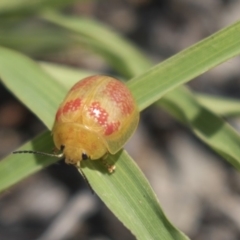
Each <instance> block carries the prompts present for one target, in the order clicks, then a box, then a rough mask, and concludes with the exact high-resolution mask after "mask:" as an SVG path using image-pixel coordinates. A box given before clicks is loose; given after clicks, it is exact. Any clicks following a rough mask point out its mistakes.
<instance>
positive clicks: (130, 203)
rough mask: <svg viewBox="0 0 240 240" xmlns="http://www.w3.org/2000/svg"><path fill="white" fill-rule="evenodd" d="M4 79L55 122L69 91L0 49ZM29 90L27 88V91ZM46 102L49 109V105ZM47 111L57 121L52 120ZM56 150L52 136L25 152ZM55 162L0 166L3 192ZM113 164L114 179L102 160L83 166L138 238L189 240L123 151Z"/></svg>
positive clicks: (21, 160)
mask: <svg viewBox="0 0 240 240" xmlns="http://www.w3.org/2000/svg"><path fill="white" fill-rule="evenodd" d="M0 76H1V78H2V80H3V82H4V83H5V84H6V86H7V87H8V88H9V89H10V90H11V91H13V92H14V93H15V94H16V96H18V97H19V98H20V99H21V100H22V101H24V102H25V103H26V104H27V106H28V107H29V108H30V109H31V110H32V111H33V112H36V114H37V115H38V116H40V117H41V119H43V120H44V122H45V124H46V125H47V126H49V125H50V124H51V123H52V120H53V117H54V113H53V111H54V108H55V107H56V103H57V102H58V103H59V102H60V101H61V99H62V95H63V92H66V89H65V90H64V88H63V87H62V85H61V84H59V83H58V82H57V81H55V80H53V79H52V78H51V77H50V76H48V75H47V74H46V73H45V72H44V71H42V70H41V68H40V67H39V66H38V65H37V64H35V63H34V62H32V61H31V60H30V59H28V58H27V57H25V56H22V55H21V54H18V53H16V52H14V51H11V50H8V49H6V48H0ZM31 82H32V83H31ZM28 84H30V85H28ZM25 85H28V86H27V87H26V88H25ZM30 87H31V88H30ZM54 89H55V90H54ZM22 95H23V96H22ZM46 102H47V103H48V106H45V104H46ZM43 106H44V107H43ZM46 109H47V110H46ZM55 110H56V109H55ZM48 111H49V112H50V113H51V114H52V116H51V117H52V119H49V115H48V114H49V112H48ZM54 112H55V111H54ZM52 147H53V144H52V141H51V137H50V134H49V133H46V134H44V135H43V136H41V137H40V138H37V139H36V140H35V141H31V142H30V143H29V144H27V145H26V146H23V147H22V149H23V148H24V149H29V150H31V149H33V150H39V151H45V152H50V150H51V149H52ZM43 159H44V161H43ZM55 161H56V160H55V159H52V160H51V161H49V162H48V159H47V158H45V157H44V158H43V157H41V156H36V155H23V154H19V155H11V156H9V157H7V158H6V159H4V160H2V161H1V162H0V175H1V179H0V190H1V191H2V190H4V189H6V188H7V187H9V186H11V185H12V184H14V183H16V182H18V181H20V180H21V179H23V178H25V177H26V176H28V175H29V174H31V173H33V172H35V171H38V170H39V169H41V168H43V167H46V166H48V165H49V164H50V163H53V162H55ZM108 161H109V162H110V163H111V162H114V163H115V164H116V167H117V170H116V172H115V173H114V174H112V175H109V174H108V173H107V172H106V170H105V169H104V168H103V167H102V166H101V164H100V162H99V161H89V162H87V163H84V165H85V166H86V165H87V167H83V171H84V173H85V175H86V176H87V178H88V180H89V182H90V183H91V185H92V187H93V189H94V190H95V191H96V193H97V194H98V195H99V196H100V198H101V199H102V200H103V201H104V202H105V204H106V205H107V206H108V207H109V208H110V209H111V210H112V211H113V212H114V214H115V215H116V216H117V217H118V218H119V219H120V220H121V221H122V222H123V224H124V225H125V226H126V227H127V228H129V229H130V231H131V232H132V233H133V234H134V235H135V236H136V237H137V238H138V239H143V240H145V239H164V240H176V239H177V240H186V239H187V237H185V236H184V235H183V234H182V233H181V232H180V231H178V230H177V229H176V228H175V227H173V226H172V224H171V223H170V222H169V221H168V220H167V218H166V217H165V215H164V213H163V212H162V210H161V207H160V206H159V203H158V200H157V198H156V196H155V194H154V192H153V191H152V189H151V187H150V185H149V183H148V182H147V180H146V178H145V177H144V176H143V174H142V173H141V171H140V170H139V168H138V167H137V166H136V164H135V163H134V161H133V160H132V159H131V158H130V157H129V156H128V155H127V153H126V152H125V151H122V152H119V153H118V154H116V155H114V156H110V157H109V158H108ZM15 168H17V169H16V170H15Z"/></svg>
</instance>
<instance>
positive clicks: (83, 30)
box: [41, 12, 151, 78]
mask: <svg viewBox="0 0 240 240" xmlns="http://www.w3.org/2000/svg"><path fill="white" fill-rule="evenodd" d="M41 17H42V18H43V19H45V20H47V21H50V22H52V23H55V24H56V25H59V26H62V27H64V28H65V29H67V30H70V31H73V32H75V33H76V35H75V39H76V41H78V42H81V43H82V44H85V45H87V46H89V47H90V48H91V49H93V50H94V51H97V52H98V53H99V54H100V55H101V56H103V57H104V58H105V59H106V60H107V61H108V63H109V64H110V65H112V66H113V67H114V68H115V69H117V70H118V71H119V72H120V73H121V74H122V75H124V76H125V77H126V78H130V77H132V76H133V75H135V74H136V73H139V72H142V71H144V70H145V69H146V68H149V67H150V66H151V64H150V62H149V61H148V60H147V59H145V58H144V57H143V55H142V54H141V53H140V52H139V51H138V49H137V48H135V47H134V46H131V45H129V44H128V43H127V42H126V41H125V40H124V39H122V38H121V37H120V36H118V35H117V34H116V33H114V32H113V31H111V30H110V29H109V28H106V27H105V26H104V25H102V24H100V23H97V22H95V21H93V20H91V19H87V18H81V17H72V16H63V15H61V14H57V13H56V12H45V13H44V14H41Z"/></svg>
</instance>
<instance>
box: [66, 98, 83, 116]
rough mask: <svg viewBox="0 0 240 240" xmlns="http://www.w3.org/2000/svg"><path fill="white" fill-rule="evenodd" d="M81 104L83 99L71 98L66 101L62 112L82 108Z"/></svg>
mask: <svg viewBox="0 0 240 240" xmlns="http://www.w3.org/2000/svg"><path fill="white" fill-rule="evenodd" d="M80 106H81V99H80V98H76V99H74V100H71V101H69V102H66V103H65V105H64V106H63V108H62V113H64V114H66V113H69V112H75V111H77V110H78V109H79V108H80Z"/></svg>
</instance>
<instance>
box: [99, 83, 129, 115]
mask: <svg viewBox="0 0 240 240" xmlns="http://www.w3.org/2000/svg"><path fill="white" fill-rule="evenodd" d="M104 92H105V93H106V94H107V95H108V96H110V98H111V100H112V101H114V102H115V103H116V104H117V106H118V107H119V108H120V109H121V111H122V113H123V114H131V113H132V111H133V109H134V103H133V101H132V95H131V92H130V91H129V90H128V89H127V88H126V86H125V85H123V84H122V83H121V82H119V81H111V82H109V83H108V84H107V86H106V89H105V91H104Z"/></svg>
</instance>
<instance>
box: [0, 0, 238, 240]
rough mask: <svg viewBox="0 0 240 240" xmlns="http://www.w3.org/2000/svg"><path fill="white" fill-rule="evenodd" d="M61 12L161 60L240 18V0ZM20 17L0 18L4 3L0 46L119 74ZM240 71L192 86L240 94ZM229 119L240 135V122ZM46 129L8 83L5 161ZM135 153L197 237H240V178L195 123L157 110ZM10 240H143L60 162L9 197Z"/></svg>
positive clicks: (74, 6) (1, 215) (0, 128)
mask: <svg viewBox="0 0 240 240" xmlns="http://www.w3.org/2000/svg"><path fill="white" fill-rule="evenodd" d="M3 2H4V1H3ZM62 11H63V13H66V14H70V15H76V16H85V17H89V18H93V19H95V20H97V21H99V22H102V23H104V24H106V25H108V26H110V27H111V28H112V29H113V30H114V31H116V32H118V33H120V34H121V35H123V36H125V37H126V38H127V39H129V40H130V41H132V42H133V43H134V44H135V45H136V46H138V47H139V48H140V49H141V50H142V51H143V52H144V53H145V55H146V56H147V57H148V58H149V59H151V60H152V62H153V64H154V63H155V64H156V63H159V62H161V61H163V60H164V59H166V58H168V57H170V56H172V55H174V54H175V53H177V52H179V51H181V50H183V49H184V48H186V47H188V46H190V45H192V44H194V43H196V42H198V41H199V40H201V39H203V38H205V37H207V36H209V35H211V34H212V33H214V32H216V31H217V30H220V29H221V28H223V27H225V26H228V25H230V24H231V23H233V22H234V21H237V20H239V12H240V1H238V0H201V1H200V0H178V1H177V0H168V1H167V0H159V1H156V0H155V1H154V0H125V1H124V0H114V1H107V0H101V1H72V3H71V4H69V5H68V6H66V7H64V8H63V9H62ZM18 17H19V16H17V15H16V16H14V15H11V17H10V18H9V17H7V15H4V12H2V13H1V3H0V45H3V46H6V47H10V48H14V49H16V50H19V51H21V52H23V53H25V54H27V55H29V56H30V57H32V58H34V59H35V60H40V61H50V62H54V63H59V64H66V65H69V66H73V67H79V68H82V69H87V70H92V71H96V72H102V73H106V74H114V72H113V70H112V69H110V68H109V66H108V65H107V64H106V62H105V61H104V60H103V59H102V58H100V57H99V56H97V55H96V54H94V53H91V52H89V51H87V50H86V49H84V48H83V47H81V46H79V45H76V44H71V39H69V38H68V37H67V36H66V35H64V33H63V32H61V31H60V30H58V29H57V28H56V27H53V26H51V25H49V26H48V28H47V29H46V28H45V27H44V28H43V27H42V26H43V23H42V22H41V21H39V20H38V19H37V18H36V17H28V18H20V17H19V21H18V24H15V23H14V24H12V22H15V21H16V19H17V18H18ZM36 26H37V31H36ZM56 37H57V39H58V41H57V42H56V41H55V39H56ZM36 43H37V44H36ZM49 46H51V47H50V48H49ZM193 64H194V63H193ZM239 66H240V58H239V57H237V58H234V59H231V60H229V61H228V62H226V63H224V64H223V65H221V66H219V67H217V68H215V69H213V70H211V71H209V72H207V73H206V74H204V75H202V76H200V77H199V78H197V79H195V80H194V81H192V82H191V83H190V84H189V85H190V87H191V88H192V89H193V90H195V91H198V92H202V93H208V94H212V95H221V96H226V97H232V98H239V96H240V71H239ZM229 122H230V123H231V124H232V125H233V126H234V127H235V128H237V129H238V130H240V118H239V117H234V118H231V119H229ZM44 130H45V126H44V125H43V124H42V123H41V122H40V121H39V120H38V119H37V118H36V117H35V116H34V115H33V114H32V113H31V112H29V111H28V110H27V109H26V108H25V107H24V106H23V105H22V104H21V103H20V102H19V101H18V100H17V99H16V98H15V97H14V96H13V95H12V94H11V93H10V92H8V90H7V89H6V88H4V86H3V85H0V157H1V158H3V157H4V156H6V155H7V154H9V153H10V152H12V151H13V150H14V149H16V148H17V147H18V146H20V145H21V144H23V143H24V142H26V141H27V140H29V139H30V138H32V137H33V136H36V135H37V134H39V133H41V132H42V131H44ZM126 149H127V151H128V152H129V154H130V155H131V156H132V157H133V159H135V160H136V161H137V164H138V165H139V166H140V168H141V169H142V171H143V172H144V174H145V175H146V177H147V178H148V180H149V182H150V183H151V185H152V187H153V189H154V191H155V192H156V194H157V197H158V198H159V202H160V204H161V206H162V207H163V210H164V212H165V213H166V215H167V216H168V218H169V219H170V221H171V222H173V224H174V225H175V226H176V227H178V228H179V229H181V230H182V231H183V232H184V233H186V234H187V235H188V236H189V237H190V238H191V239H192V240H200V239H209V240H238V239H240V175H239V173H238V172H237V171H236V170H235V169H234V168H233V167H232V166H230V165H228V164H226V162H225V161H222V159H221V158H220V157H219V156H217V155H216V154H215V153H214V152H213V151H211V150H210V149H208V148H207V147H206V146H205V145H204V144H202V143H201V142H200V141H199V140H198V139H197V138H196V137H195V136H194V135H193V134H192V133H191V132H190V131H189V129H188V128H187V127H185V126H183V125H181V124H180V123H178V122H177V121H175V120H174V119H173V118H172V117H171V116H169V115H168V114H167V113H166V112H164V111H162V110H161V109H160V108H159V107H156V106H152V107H150V108H148V109H147V110H145V111H144V112H143V113H142V115H141V122H140V125H139V128H138V130H137V132H136V133H135V135H134V136H133V137H132V139H131V140H130V141H129V143H128V144H127V145H126ZM13 171H14V169H13ZM0 177H1V176H0ZM2 239H3V240H5V239H8V240H26V239H38V240H47V239H52V240H54V239H56V240H60V239H62V240H74V239H86V240H88V239H89V240H108V239H114V240H115V239H116V240H122V239H127V240H131V239H135V238H134V236H133V235H132V234H131V233H130V232H129V231H128V230H127V229H126V228H125V227H124V226H123V225H122V223H121V222H119V221H118V219H116V217H115V216H114V215H113V214H112V213H111V212H110V211H109V210H108V209H107V208H106V206H105V205H104V204H103V203H102V202H101V200H100V199H99V198H98V196H97V195H94V194H92V193H91V191H90V189H89V188H88V186H87V185H86V183H85V182H84V180H83V179H82V178H81V176H80V175H79V173H78V172H77V170H76V169H75V168H74V167H72V166H68V165H66V164H65V163H64V162H63V161H60V162H59V163H57V164H54V165H52V166H50V167H48V168H47V169H45V170H43V171H41V172H38V173H37V174H34V175H32V176H30V177H28V178H27V179H25V180H24V181H22V182H21V183H19V184H17V185H15V186H13V187H12V188H11V189H8V190H7V191H5V192H4V193H2V194H1V196H0V240H2Z"/></svg>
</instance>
